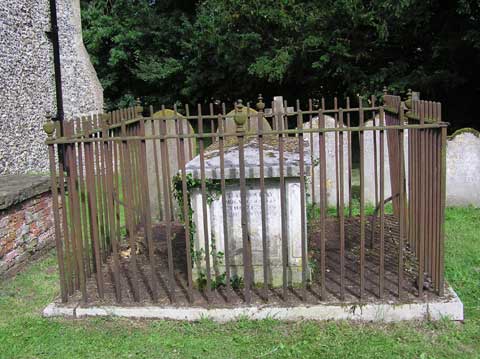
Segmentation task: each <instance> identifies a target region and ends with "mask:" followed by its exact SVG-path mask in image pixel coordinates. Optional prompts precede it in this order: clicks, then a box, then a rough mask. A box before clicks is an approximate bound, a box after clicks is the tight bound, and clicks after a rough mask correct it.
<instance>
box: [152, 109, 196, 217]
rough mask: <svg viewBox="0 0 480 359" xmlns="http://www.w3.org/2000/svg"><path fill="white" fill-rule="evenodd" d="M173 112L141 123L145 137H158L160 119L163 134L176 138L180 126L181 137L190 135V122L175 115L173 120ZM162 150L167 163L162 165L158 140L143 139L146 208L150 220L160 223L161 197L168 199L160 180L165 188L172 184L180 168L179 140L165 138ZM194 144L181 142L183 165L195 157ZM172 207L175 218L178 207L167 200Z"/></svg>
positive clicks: (160, 113) (193, 140) (162, 204)
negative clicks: (147, 207) (146, 190)
mask: <svg viewBox="0 0 480 359" xmlns="http://www.w3.org/2000/svg"><path fill="white" fill-rule="evenodd" d="M174 115H175V114H174V111H172V110H169V109H166V110H162V111H159V112H157V113H155V114H154V115H153V118H154V120H153V121H150V120H146V121H145V134H146V136H150V135H153V134H154V133H155V134H156V135H159V134H160V123H161V119H165V121H164V122H165V130H166V133H167V135H176V134H177V133H179V131H180V126H182V127H181V129H182V133H183V134H187V133H189V134H193V133H194V130H193V128H192V126H191V125H190V123H189V122H188V121H187V120H186V119H185V118H184V117H183V116H181V115H180V114H177V116H176V117H177V120H175V116H174ZM165 142H166V144H167V145H166V147H167V152H168V156H167V158H168V161H167V163H164V161H163V160H162V149H161V144H160V140H147V141H146V149H147V178H148V191H149V195H150V208H151V212H152V218H153V219H154V220H157V221H158V220H160V219H161V218H163V217H162V214H163V213H164V211H165V207H164V205H165V203H164V198H167V197H168V196H166V195H165V193H164V187H163V178H164V176H167V177H168V185H169V186H171V185H172V180H173V178H174V177H175V176H176V175H177V174H178V171H179V170H180V169H181V168H180V152H179V151H180V141H179V139H177V138H170V139H166V140H165ZM196 149H197V143H196V140H195V138H188V139H185V140H184V156H185V163H187V162H188V161H190V160H191V159H192V158H193V157H195V155H196ZM171 205H172V206H173V209H174V211H173V215H174V217H175V218H178V213H179V208H177V207H176V205H175V201H171Z"/></svg>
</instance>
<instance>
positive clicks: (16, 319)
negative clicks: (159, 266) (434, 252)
mask: <svg viewBox="0 0 480 359" xmlns="http://www.w3.org/2000/svg"><path fill="white" fill-rule="evenodd" d="M446 233H447V241H446V276H447V280H448V281H449V282H450V284H451V285H452V286H453V287H454V288H455V290H456V291H457V292H458V294H459V295H460V298H461V299H462V301H463V302H464V304H465V315H466V320H465V322H464V323H463V324H455V323H451V322H449V321H440V322H410V323H398V324H358V323H349V322H322V323H315V322H298V323H282V322H278V321H274V320H263V321H259V322H253V321H248V320H241V321H238V322H235V323H228V324H217V323H213V322H211V321H207V320H204V321H200V322H198V323H180V322H170V321H142V320H138V321H131V320H125V319H86V320H75V321H73V320H63V319H43V318H42V317H41V314H40V313H41V310H42V309H43V308H44V307H45V306H46V305H47V304H48V303H49V302H50V301H52V300H53V299H54V298H55V297H56V296H57V295H58V282H57V281H58V276H57V270H56V261H55V256H54V254H53V253H52V254H51V255H49V256H48V257H47V258H46V259H43V260H41V261H39V262H36V263H34V264H32V265H31V266H29V267H28V269H27V270H26V271H24V272H22V273H20V274H19V275H17V276H16V277H15V278H14V279H12V280H8V281H5V282H2V283H0V358H62V359H63V358H320V357H325V358H349V357H352V358H478V357H479V356H480V340H479V339H480V310H479V308H480V240H479V237H478V233H480V209H473V208H450V209H447V216H446Z"/></svg>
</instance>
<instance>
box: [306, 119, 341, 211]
mask: <svg viewBox="0 0 480 359" xmlns="http://www.w3.org/2000/svg"><path fill="white" fill-rule="evenodd" d="M318 126H319V121H318V117H314V118H313V119H312V120H311V121H308V122H305V123H304V124H303V127H304V128H305V129H308V128H318ZM325 127H327V128H333V127H335V119H334V118H333V117H330V116H325ZM311 137H312V138H313V152H312V148H311V142H310V135H309V134H305V135H304V138H305V139H306V140H307V142H308V149H309V150H310V151H311V153H312V168H313V171H312V172H311V174H310V176H308V177H307V178H308V184H307V190H308V193H309V196H308V200H309V201H310V202H313V203H316V204H320V165H319V161H320V158H319V150H320V148H319V135H318V133H314V134H313V135H312V136H311ZM325 154H326V162H327V167H326V170H327V205H328V206H332V207H335V206H336V205H337V176H336V173H335V171H336V170H337V168H336V164H335V132H327V133H326V135H325ZM343 165H344V171H343V181H344V185H345V187H344V197H343V198H344V203H345V205H348V198H349V193H350V192H349V189H348V133H347V132H344V135H343ZM312 176H314V178H313V180H312ZM339 176H340V174H339ZM338 178H340V177H338ZM312 184H313V185H314V186H315V190H314V191H313V190H312ZM313 192H315V193H314V195H315V198H313V195H312V194H313Z"/></svg>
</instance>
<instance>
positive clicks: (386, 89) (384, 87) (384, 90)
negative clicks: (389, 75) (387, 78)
mask: <svg viewBox="0 0 480 359" xmlns="http://www.w3.org/2000/svg"><path fill="white" fill-rule="evenodd" d="M383 94H384V95H387V94H388V88H387V86H383Z"/></svg>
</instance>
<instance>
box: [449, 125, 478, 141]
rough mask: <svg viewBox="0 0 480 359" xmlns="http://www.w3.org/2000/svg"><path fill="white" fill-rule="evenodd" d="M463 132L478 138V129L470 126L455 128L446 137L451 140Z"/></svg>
mask: <svg viewBox="0 0 480 359" xmlns="http://www.w3.org/2000/svg"><path fill="white" fill-rule="evenodd" d="M464 133H471V134H472V135H474V136H475V137H478V138H480V132H479V131H477V130H476V129H474V128H471V127H466V128H461V129H459V130H456V131H455V132H454V133H452V134H451V135H450V136H448V137H447V139H449V140H453V139H454V138H455V137H457V136H458V135H462V134H464Z"/></svg>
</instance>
